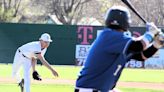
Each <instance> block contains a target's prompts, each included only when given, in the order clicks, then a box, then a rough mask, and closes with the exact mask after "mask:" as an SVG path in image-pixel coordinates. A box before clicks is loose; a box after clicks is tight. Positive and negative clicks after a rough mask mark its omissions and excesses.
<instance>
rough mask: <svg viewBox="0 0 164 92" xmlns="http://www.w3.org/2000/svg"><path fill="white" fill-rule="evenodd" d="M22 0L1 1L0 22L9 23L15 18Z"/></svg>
mask: <svg viewBox="0 0 164 92" xmlns="http://www.w3.org/2000/svg"><path fill="white" fill-rule="evenodd" d="M21 1H22V0H2V1H1V2H0V4H1V5H0V10H1V12H0V20H1V22H9V21H11V19H12V18H14V17H17V13H18V10H19V8H20V5H21Z"/></svg>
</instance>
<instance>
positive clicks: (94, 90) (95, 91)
mask: <svg viewBox="0 0 164 92" xmlns="http://www.w3.org/2000/svg"><path fill="white" fill-rule="evenodd" d="M82 90H83V89H80V88H75V92H80V91H81V92H82ZM85 90H87V89H85ZM88 92H89V91H88ZM90 92H100V91H98V90H96V89H92V90H91V91H90Z"/></svg>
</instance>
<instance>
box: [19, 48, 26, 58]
mask: <svg viewBox="0 0 164 92" xmlns="http://www.w3.org/2000/svg"><path fill="white" fill-rule="evenodd" d="M18 52H19V53H21V50H20V49H18ZM21 54H22V56H23V57H25V58H28V57H27V56H25V55H24V54H23V53H21Z"/></svg>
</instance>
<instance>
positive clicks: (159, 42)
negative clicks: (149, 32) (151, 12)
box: [153, 32, 164, 48]
mask: <svg viewBox="0 0 164 92" xmlns="http://www.w3.org/2000/svg"><path fill="white" fill-rule="evenodd" d="M153 45H154V47H156V48H161V47H163V46H164V33H162V32H160V33H159V34H158V35H157V36H156V37H155V38H154V42H153Z"/></svg>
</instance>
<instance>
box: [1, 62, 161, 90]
mask: <svg viewBox="0 0 164 92" xmlns="http://www.w3.org/2000/svg"><path fill="white" fill-rule="evenodd" d="M53 67H54V68H55V69H56V70H57V71H58V73H59V77H58V78H55V79H59V80H60V79H70V80H75V79H76V78H77V75H78V73H79V71H80V69H81V67H76V66H53ZM37 70H38V72H39V73H40V75H41V76H42V78H43V79H44V78H54V77H53V76H52V74H51V72H50V71H49V70H48V69H47V68H46V67H44V66H40V65H38V66H37ZM11 71H12V66H11V64H9V65H4V64H0V77H11ZM21 73H22V71H21ZM163 77H164V70H150V69H149V70H147V69H146V70H145V69H124V71H123V73H122V76H121V77H120V80H119V81H132V82H153V83H164V78H163ZM0 89H3V92H20V89H19V88H18V86H17V84H8V83H5V84H4V83H3V84H0ZM120 89H121V90H122V91H123V92H164V90H162V91H159V90H150V89H141V88H120ZM73 90H74V84H70V85H69V84H58V83H54V84H45V85H43V84H32V85H31V92H73Z"/></svg>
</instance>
